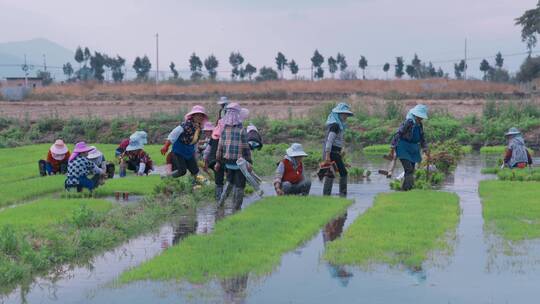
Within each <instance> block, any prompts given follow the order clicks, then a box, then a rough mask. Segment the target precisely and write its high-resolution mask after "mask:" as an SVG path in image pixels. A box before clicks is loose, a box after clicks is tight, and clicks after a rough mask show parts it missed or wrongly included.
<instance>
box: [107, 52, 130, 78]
mask: <svg viewBox="0 0 540 304" xmlns="http://www.w3.org/2000/svg"><path fill="white" fill-rule="evenodd" d="M125 63H126V59H124V58H122V57H120V56H119V55H116V58H110V59H109V62H108V64H107V66H108V67H109V68H110V69H111V71H112V78H113V80H114V82H122V80H124V72H123V71H122V70H123V67H124V64H125Z"/></svg>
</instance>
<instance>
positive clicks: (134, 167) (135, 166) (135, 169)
mask: <svg viewBox="0 0 540 304" xmlns="http://www.w3.org/2000/svg"><path fill="white" fill-rule="evenodd" d="M126 163H127V168H128V170H131V171H133V172H135V173H137V172H139V163H138V162H135V161H129V160H128V161H127V162H126ZM150 170H152V168H151V167H149V166H146V167H145V168H144V174H146V175H148V172H150Z"/></svg>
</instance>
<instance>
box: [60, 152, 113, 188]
mask: <svg viewBox="0 0 540 304" xmlns="http://www.w3.org/2000/svg"><path fill="white" fill-rule="evenodd" d="M90 151H92V148H91V147H89V146H87V145H86V143H85V142H78V143H77V144H76V145H75V149H73V154H71V156H70V157H69V163H68V172H67V178H66V181H65V183H64V186H65V188H66V189H69V188H77V192H81V191H82V189H83V188H87V189H88V190H90V192H92V191H93V190H94V189H95V188H97V187H98V185H99V180H100V179H101V177H102V176H103V175H104V174H105V171H104V170H102V169H101V168H99V167H98V166H96V164H94V163H93V162H92V161H90V160H89V159H88V158H87V156H88V152H90ZM90 174H95V175H94V176H93V177H92V178H88V175H90Z"/></svg>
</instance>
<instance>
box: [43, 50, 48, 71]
mask: <svg viewBox="0 0 540 304" xmlns="http://www.w3.org/2000/svg"><path fill="white" fill-rule="evenodd" d="M43 70H44V71H45V72H47V56H46V55H45V54H43Z"/></svg>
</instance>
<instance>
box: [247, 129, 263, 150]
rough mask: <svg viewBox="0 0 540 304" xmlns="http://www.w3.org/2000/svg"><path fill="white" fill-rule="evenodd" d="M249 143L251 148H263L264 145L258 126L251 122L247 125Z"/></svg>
mask: <svg viewBox="0 0 540 304" xmlns="http://www.w3.org/2000/svg"><path fill="white" fill-rule="evenodd" d="M247 134H248V135H247V136H248V144H249V148H250V149H251V150H261V149H262V147H263V142H262V137H261V134H260V133H259V130H258V129H257V127H255V126H254V125H253V124H249V126H248V127H247Z"/></svg>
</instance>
